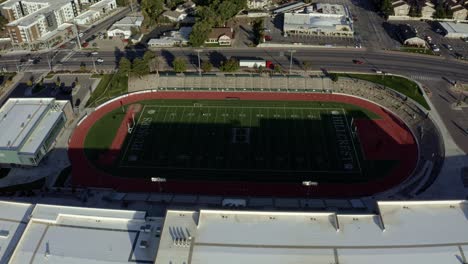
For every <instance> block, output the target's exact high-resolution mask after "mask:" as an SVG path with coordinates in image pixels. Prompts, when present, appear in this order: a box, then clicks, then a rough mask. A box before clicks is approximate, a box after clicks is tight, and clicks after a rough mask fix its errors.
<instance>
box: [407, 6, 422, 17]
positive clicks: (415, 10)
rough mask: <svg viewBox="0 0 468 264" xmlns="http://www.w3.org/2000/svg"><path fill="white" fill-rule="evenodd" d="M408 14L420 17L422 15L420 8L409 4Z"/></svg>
mask: <svg viewBox="0 0 468 264" xmlns="http://www.w3.org/2000/svg"><path fill="white" fill-rule="evenodd" d="M408 15H409V16H410V17H420V16H422V13H421V9H420V8H419V7H418V6H415V5H411V7H410V10H409V13H408Z"/></svg>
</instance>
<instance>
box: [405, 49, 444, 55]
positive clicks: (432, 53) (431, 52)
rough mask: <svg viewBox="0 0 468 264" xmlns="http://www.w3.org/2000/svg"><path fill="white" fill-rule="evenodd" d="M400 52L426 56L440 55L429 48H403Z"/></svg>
mask: <svg viewBox="0 0 468 264" xmlns="http://www.w3.org/2000/svg"><path fill="white" fill-rule="evenodd" d="M400 51H403V52H409V53H417V54H425V55H438V54H436V53H434V52H433V51H432V50H431V49H428V48H415V47H402V48H400Z"/></svg>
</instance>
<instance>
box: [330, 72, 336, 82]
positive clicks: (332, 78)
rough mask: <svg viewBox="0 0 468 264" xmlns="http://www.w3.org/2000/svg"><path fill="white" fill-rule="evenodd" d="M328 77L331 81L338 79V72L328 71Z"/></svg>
mask: <svg viewBox="0 0 468 264" xmlns="http://www.w3.org/2000/svg"><path fill="white" fill-rule="evenodd" d="M328 77H330V80H332V81H333V82H337V81H338V74H336V73H330V74H328Z"/></svg>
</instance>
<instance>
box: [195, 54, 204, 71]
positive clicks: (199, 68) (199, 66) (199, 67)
mask: <svg viewBox="0 0 468 264" xmlns="http://www.w3.org/2000/svg"><path fill="white" fill-rule="evenodd" d="M195 52H197V56H198V75H200V76H201V65H200V52H202V50H201V49H196V50H195Z"/></svg>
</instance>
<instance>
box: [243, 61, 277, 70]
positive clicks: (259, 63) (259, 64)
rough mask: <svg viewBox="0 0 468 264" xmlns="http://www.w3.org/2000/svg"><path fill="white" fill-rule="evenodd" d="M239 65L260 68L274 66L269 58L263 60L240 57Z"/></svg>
mask: <svg viewBox="0 0 468 264" xmlns="http://www.w3.org/2000/svg"><path fill="white" fill-rule="evenodd" d="M239 66H240V67H247V68H258V67H264V68H268V69H270V68H272V67H273V64H272V63H271V61H267V60H262V59H249V60H247V59H240V60H239Z"/></svg>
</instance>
